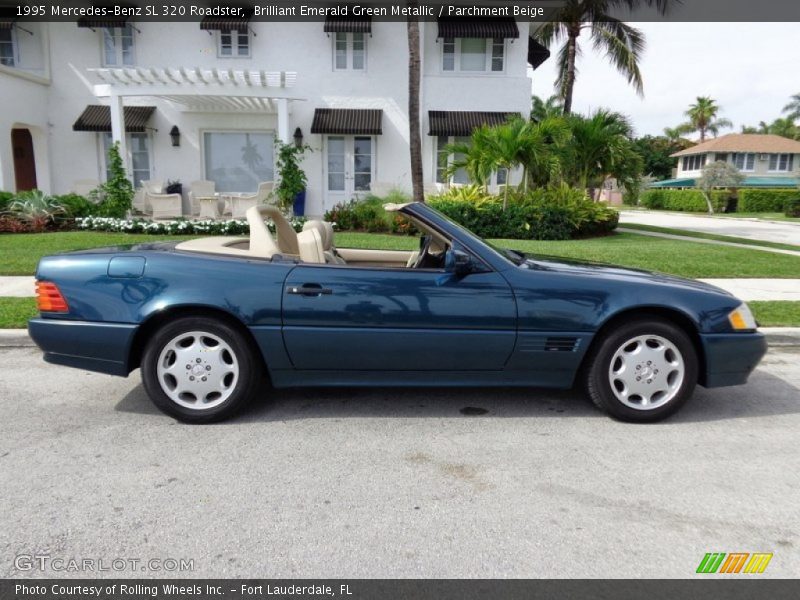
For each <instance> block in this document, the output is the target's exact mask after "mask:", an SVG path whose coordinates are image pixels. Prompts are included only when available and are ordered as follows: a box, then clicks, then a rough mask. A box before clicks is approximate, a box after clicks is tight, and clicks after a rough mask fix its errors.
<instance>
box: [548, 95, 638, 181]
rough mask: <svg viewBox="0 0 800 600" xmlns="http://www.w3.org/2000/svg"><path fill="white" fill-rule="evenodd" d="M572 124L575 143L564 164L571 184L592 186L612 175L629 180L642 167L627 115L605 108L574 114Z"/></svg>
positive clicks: (570, 145) (570, 124)
mask: <svg viewBox="0 0 800 600" xmlns="http://www.w3.org/2000/svg"><path fill="white" fill-rule="evenodd" d="M568 124H569V127H570V130H571V131H572V142H571V143H570V144H569V146H568V148H567V155H566V156H565V158H564V164H565V175H566V178H567V181H569V182H570V183H571V184H573V185H575V186H577V187H582V188H588V187H593V186H596V185H598V184H600V183H602V182H603V181H604V180H606V179H607V178H609V177H616V178H617V179H622V180H627V179H629V178H630V177H632V176H635V173H636V172H637V171H638V170H640V169H641V164H640V163H641V157H639V154H638V153H637V152H636V151H635V150H634V147H633V142H632V140H631V137H632V135H633V127H632V126H631V124H630V122H629V121H628V119H627V117H625V116H624V115H622V114H620V113H617V112H612V111H609V110H606V109H602V108H601V109H598V110H596V111H595V112H594V113H592V114H591V115H589V116H588V117H584V116H582V115H570V117H569V119H568Z"/></svg>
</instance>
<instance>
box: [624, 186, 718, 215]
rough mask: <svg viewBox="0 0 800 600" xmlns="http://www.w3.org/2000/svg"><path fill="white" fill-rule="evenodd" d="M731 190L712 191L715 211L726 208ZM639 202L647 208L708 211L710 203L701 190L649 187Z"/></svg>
mask: <svg viewBox="0 0 800 600" xmlns="http://www.w3.org/2000/svg"><path fill="white" fill-rule="evenodd" d="M729 197H730V192H728V190H713V191H712V192H711V206H713V207H714V212H721V211H723V210H725V206H726V205H727V203H728V198H729ZM639 204H641V205H642V206H646V207H647V208H653V209H661V210H676V211H684V212H708V203H707V202H706V197H705V194H704V193H703V192H702V191H701V190H694V189H691V190H688V189H687V190H671V189H649V190H645V191H643V192H642V194H641V196H639Z"/></svg>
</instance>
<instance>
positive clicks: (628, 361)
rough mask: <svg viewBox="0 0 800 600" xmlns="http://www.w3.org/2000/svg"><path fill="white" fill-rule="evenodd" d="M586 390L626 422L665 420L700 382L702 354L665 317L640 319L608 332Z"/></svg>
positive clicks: (598, 348) (590, 361)
mask: <svg viewBox="0 0 800 600" xmlns="http://www.w3.org/2000/svg"><path fill="white" fill-rule="evenodd" d="M587 360H588V368H587V369H586V381H585V384H586V390H587V393H588V395H589V397H590V398H591V400H592V402H594V404H595V405H596V406H597V407H598V408H600V409H602V410H604V411H606V412H607V413H609V414H610V415H611V416H613V417H616V418H618V419H621V420H624V421H633V422H652V421H659V420H661V419H664V418H666V417H668V416H669V415H671V414H672V413H674V412H675V411H676V410H678V409H679V408H680V407H681V406H682V405H683V404H684V403H685V402H686V400H688V399H689V397H690V396H691V395H692V392H693V391H694V388H695V385H696V383H697V373H698V364H697V352H696V351H695V348H694V345H693V344H692V341H691V340H690V339H689V336H688V335H686V333H685V332H684V331H683V330H682V329H681V328H680V327H677V326H676V325H674V324H673V323H670V322H669V321H665V320H661V319H655V318H651V319H647V318H639V319H634V320H632V321H631V322H629V323H625V324H624V325H621V326H620V327H619V328H617V329H615V330H614V331H611V332H608V333H607V334H605V335H604V337H603V338H601V339H600V340H599V341H598V343H597V345H596V346H595V347H594V349H593V351H592V354H591V355H590V356H589V357H587Z"/></svg>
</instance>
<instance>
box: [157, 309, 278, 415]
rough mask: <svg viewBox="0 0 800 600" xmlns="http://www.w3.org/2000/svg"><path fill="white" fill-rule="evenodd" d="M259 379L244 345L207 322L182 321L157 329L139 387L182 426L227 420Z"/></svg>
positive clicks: (257, 364)
mask: <svg viewBox="0 0 800 600" xmlns="http://www.w3.org/2000/svg"><path fill="white" fill-rule="evenodd" d="M261 374H262V365H261V361H260V360H259V357H258V356H257V355H256V353H255V351H254V349H253V348H252V347H251V344H250V343H249V340H247V338H246V337H245V336H244V335H242V333H240V332H239V331H238V330H237V329H236V328H234V327H231V326H230V325H228V324H227V323H225V322H223V321H220V320H217V319H212V318H209V317H183V318H180V319H177V320H175V321H173V322H172V323H170V324H168V325H166V326H164V327H162V328H161V329H159V330H158V331H157V332H156V334H155V335H154V336H153V337H152V338H151V340H150V341H149V343H148V344H147V347H146V348H145V352H144V356H143V358H142V381H143V383H144V387H145V389H146V390H147V393H148V395H149V396H150V398H151V399H152V401H153V403H154V404H155V405H156V406H157V407H158V408H160V409H161V410H162V411H163V412H165V413H167V414H169V415H172V416H173V417H175V418H177V419H179V420H181V421H185V422H187V423H211V422H214V421H221V420H223V419H226V418H228V417H230V416H231V415H233V414H234V413H235V412H236V411H238V410H239V409H240V408H242V406H244V405H245V404H246V403H247V402H248V401H249V400H251V399H252V397H253V396H255V394H256V393H257V391H258V385H259V382H260V380H261Z"/></svg>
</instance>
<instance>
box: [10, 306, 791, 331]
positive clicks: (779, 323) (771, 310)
mask: <svg viewBox="0 0 800 600" xmlns="http://www.w3.org/2000/svg"><path fill="white" fill-rule="evenodd" d="M747 304H748V306H750V308H751V309H752V311H753V314H754V315H755V317H756V319H757V320H758V323H759V325H761V327H800V302H790V301H775V302H748V303H747ZM37 314H38V312H37V311H36V300H35V299H34V298H0V329H23V328H25V327H27V326H28V319H30V318H33V317H35V316H36V315H37Z"/></svg>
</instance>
